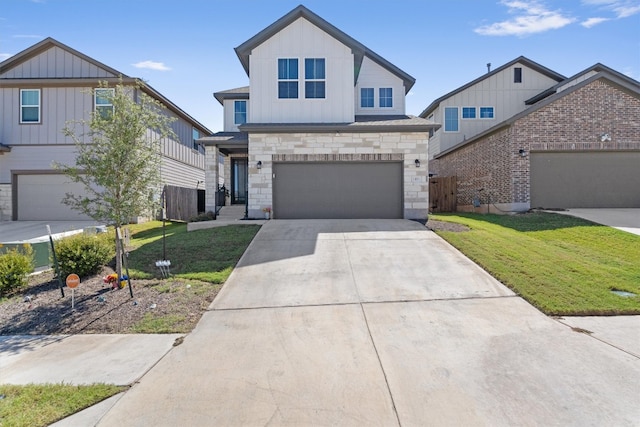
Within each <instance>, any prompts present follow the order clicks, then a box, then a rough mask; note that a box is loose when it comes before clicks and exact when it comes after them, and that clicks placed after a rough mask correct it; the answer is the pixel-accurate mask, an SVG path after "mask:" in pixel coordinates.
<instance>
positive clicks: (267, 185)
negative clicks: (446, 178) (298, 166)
mask: <svg viewBox="0 0 640 427" xmlns="http://www.w3.org/2000/svg"><path fill="white" fill-rule="evenodd" d="M427 141H428V139H427V134H426V133H424V132H396V133H336V134H333V133H291V134H272V133H256V134H250V135H249V216H250V217H261V216H262V215H263V214H262V209H263V208H264V207H267V206H272V203H273V198H272V197H273V181H272V174H273V161H274V160H275V161H309V162H314V161H372V160H374V161H375V160H401V161H404V174H403V175H404V183H403V186H404V217H405V218H407V219H425V218H426V217H427V209H428V199H429V195H428V191H429V184H428V168H427V163H428V162H427ZM415 159H419V160H420V162H421V166H420V167H419V168H416V166H415V163H414V162H415ZM258 161H261V162H262V168H261V169H257V167H256V164H257V162H258ZM273 215H274V218H277V217H278V213H277V212H275V211H274V213H273Z"/></svg>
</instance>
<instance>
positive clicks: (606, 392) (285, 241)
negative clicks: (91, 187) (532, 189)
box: [99, 220, 640, 426]
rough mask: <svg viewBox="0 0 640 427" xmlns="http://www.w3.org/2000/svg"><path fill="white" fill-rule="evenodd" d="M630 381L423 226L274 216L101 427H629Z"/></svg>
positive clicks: (611, 358) (634, 417) (616, 357)
mask: <svg viewBox="0 0 640 427" xmlns="http://www.w3.org/2000/svg"><path fill="white" fill-rule="evenodd" d="M639 384H640V362H639V360H638V358H637V357H635V356H634V355H633V354H630V353H627V352H624V351H620V350H619V349H617V348H615V347H613V346H611V345H608V344H606V343H605V342H603V341H599V340H596V339H593V338H590V337H589V336H588V335H585V334H581V333H576V332H574V331H572V329H570V328H569V327H568V326H565V325H563V324H561V323H559V322H557V321H555V320H553V319H550V318H548V317H546V316H544V315H542V314H541V313H540V312H538V311H537V310H535V309H534V308H533V307H531V306H530V305H529V304H527V303H526V302H525V301H523V300H522V299H520V298H519V297H517V296H515V295H514V294H513V292H511V291H510V290H509V289H507V288H506V287H504V286H503V285H502V284H500V283H499V282H497V281H496V280H494V279H493V278H492V277H491V276H489V275H488V274H487V273H486V272H484V271H483V270H482V269H480V268H479V267H478V266H476V265H475V264H474V263H472V262H471V261H470V260H468V259H467V258H466V257H464V256H462V255H461V254H460V253H459V252H458V251H456V250H455V249H454V248H452V247H451V246H450V245H448V244H447V243H446V242H444V241H443V240H442V239H440V238H439V237H438V236H436V235H435V234H434V233H433V232H431V231H429V230H427V229H426V228H425V227H424V226H422V225H421V224H419V223H417V222H412V221H404V220H316V221H303V220H300V221H293V220H291V221H284V220H272V221H269V222H267V224H265V225H264V226H263V227H262V229H261V230H260V231H259V232H258V234H257V235H256V238H255V239H254V241H253V242H252V243H251V245H250V246H249V248H248V249H247V251H246V252H245V254H244V255H243V257H242V259H241V260H240V262H239V263H238V266H237V267H236V269H235V270H234V272H233V273H232V274H231V276H230V277H229V279H228V281H227V283H226V284H225V286H224V288H223V289H222V291H221V292H220V294H219V295H218V297H217V298H216V299H215V301H214V302H213V303H212V304H211V307H210V309H209V311H207V313H205V315H204V316H203V317H202V320H201V321H200V322H199V324H198V325H197V327H196V328H195V329H194V331H193V332H192V333H191V334H189V335H188V336H187V337H186V339H185V340H184V342H183V344H182V345H180V346H178V347H175V348H174V349H173V350H172V351H171V352H169V354H168V355H167V356H166V357H164V358H163V359H162V360H161V361H160V362H159V363H158V364H157V365H156V366H155V367H154V368H153V369H152V370H151V371H149V373H147V374H146V375H145V376H144V377H143V378H142V379H141V380H140V382H139V383H138V384H136V385H134V386H133V387H132V388H131V389H130V390H129V391H128V392H127V393H126V395H125V396H124V397H123V398H122V399H120V400H119V401H118V402H117V403H116V404H115V406H114V407H113V408H112V409H111V410H110V411H109V412H108V413H107V414H106V415H105V416H104V417H103V419H102V420H101V422H100V423H99V425H101V426H121V425H127V426H147V425H156V426H163V425H167V426H170V425H171V426H173V425H192V426H211V425H225V426H235V425H296V426H298V425H343V426H344V425H367V426H368V425H381V426H389V425H403V426H409V425H491V426H496V425H497V426H500V425H505V426H507V425H636V424H637V422H638V420H640V409H639V407H638V405H636V397H637V395H638V392H639V391H640V389H639V387H640V386H639Z"/></svg>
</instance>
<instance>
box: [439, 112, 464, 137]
mask: <svg viewBox="0 0 640 427" xmlns="http://www.w3.org/2000/svg"><path fill="white" fill-rule="evenodd" d="M447 108H455V109H457V110H458V130H447ZM461 114H462V109H461V108H460V107H456V106H455V105H449V106H446V107H443V108H442V131H443V132H444V133H460V115H461Z"/></svg>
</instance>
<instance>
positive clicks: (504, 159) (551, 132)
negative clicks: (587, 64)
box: [431, 79, 640, 212]
mask: <svg viewBox="0 0 640 427" xmlns="http://www.w3.org/2000/svg"><path fill="white" fill-rule="evenodd" d="M603 133H608V134H609V135H610V136H611V141H607V142H603V141H601V140H600V136H601V135H602V134H603ZM520 149H523V150H525V151H526V152H527V156H526V157H521V156H520V155H519V153H518V152H519V150H520ZM626 150H633V151H637V150H640V99H638V98H637V97H635V96H632V95H630V94H629V93H627V92H626V91H624V90H621V89H620V88H619V87H617V86H615V85H613V84H611V83H609V82H607V81H605V80H602V79H600V80H596V81H594V82H592V83H590V84H588V85H586V86H584V87H581V88H579V89H577V90H575V91H574V92H572V93H569V94H567V95H566V96H563V97H561V98H559V99H557V100H556V101H554V102H552V103H550V104H548V105H545V106H544V107H542V108H540V109H538V110H536V111H533V112H532V113H530V114H527V115H526V116H524V117H522V118H520V119H518V120H516V121H515V122H514V123H513V124H512V125H511V126H509V127H505V128H503V129H501V130H499V131H497V132H495V133H492V134H490V135H487V136H485V137H483V138H481V139H479V140H477V141H474V142H472V143H470V144H468V145H466V146H464V147H462V148H460V149H458V150H456V151H453V152H451V153H450V154H448V155H446V156H444V157H442V158H440V159H437V160H433V161H432V162H431V170H432V172H435V173H437V175H438V176H453V175H455V176H457V177H458V179H457V181H458V199H457V201H458V210H461V211H469V210H474V207H473V204H472V202H473V197H474V195H477V194H478V192H477V189H479V188H484V191H483V192H481V195H480V200H481V202H482V203H483V206H481V207H480V208H478V209H477V210H478V211H481V212H486V211H487V207H486V202H487V196H490V197H491V202H492V204H493V203H495V204H496V205H497V207H498V208H500V209H502V210H505V211H512V210H513V211H524V210H528V209H529V207H530V201H531V199H530V162H529V154H530V153H531V152H543V151H558V152H561V151H564V152H571V151H626ZM482 193H484V194H482ZM491 210H492V211H493V210H495V211H498V209H495V208H494V207H491Z"/></svg>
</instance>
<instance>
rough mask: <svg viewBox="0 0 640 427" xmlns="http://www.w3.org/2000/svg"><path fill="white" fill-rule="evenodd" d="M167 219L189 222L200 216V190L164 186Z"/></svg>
mask: <svg viewBox="0 0 640 427" xmlns="http://www.w3.org/2000/svg"><path fill="white" fill-rule="evenodd" d="M164 192H165V197H166V201H167V219H170V220H174V221H189V219H191V218H193V217H194V216H197V215H198V190H196V189H195V188H185V187H175V186H173V185H165V186H164Z"/></svg>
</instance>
